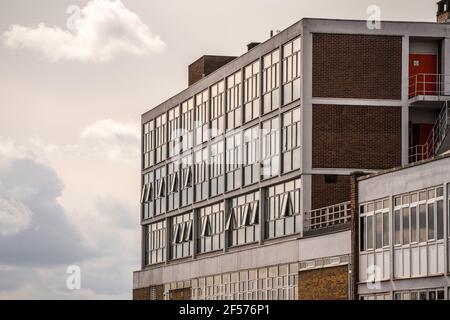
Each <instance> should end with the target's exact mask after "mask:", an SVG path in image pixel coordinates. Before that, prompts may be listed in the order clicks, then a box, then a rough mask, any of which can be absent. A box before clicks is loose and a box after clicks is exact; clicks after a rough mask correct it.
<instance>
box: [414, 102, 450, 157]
mask: <svg viewBox="0 0 450 320" xmlns="http://www.w3.org/2000/svg"><path fill="white" fill-rule="evenodd" d="M449 124H450V112H449V103H448V101H445V102H444V105H443V107H442V109H441V111H440V112H439V115H438V117H437V119H436V121H435V123H434V125H433V128H432V129H431V132H430V135H429V136H428V138H427V141H426V142H425V144H422V145H416V146H412V147H410V148H409V162H410V163H412V162H417V161H420V160H426V159H429V158H431V157H433V156H434V155H435V154H436V152H437V150H438V149H439V147H440V146H441V144H442V142H443V141H444V139H445V136H446V135H447V133H448V130H449V128H448V126H449Z"/></svg>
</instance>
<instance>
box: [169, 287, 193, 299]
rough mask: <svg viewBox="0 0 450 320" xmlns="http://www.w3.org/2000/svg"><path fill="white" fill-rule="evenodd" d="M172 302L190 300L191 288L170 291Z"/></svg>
mask: <svg viewBox="0 0 450 320" xmlns="http://www.w3.org/2000/svg"><path fill="white" fill-rule="evenodd" d="M169 295H170V300H190V299H191V288H182V289H174V290H170V291H169Z"/></svg>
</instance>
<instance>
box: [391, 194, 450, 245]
mask: <svg viewBox="0 0 450 320" xmlns="http://www.w3.org/2000/svg"><path fill="white" fill-rule="evenodd" d="M442 189H443V188H442V187H433V188H428V189H424V190H420V191H415V192H411V193H405V194H402V195H397V196H395V198H394V203H395V213H396V214H399V215H401V220H402V221H401V224H400V222H399V221H397V216H396V217H395V224H396V238H395V239H396V242H395V244H404V245H407V244H409V243H417V242H422V243H423V242H427V241H431V240H440V239H443V237H444V235H443V234H444V225H443V223H444V222H443V219H444V217H443V215H444V213H443V210H444V209H443V200H442V196H443V191H442ZM397 231H398V232H399V233H401V234H402V236H401V241H400V240H399V239H398V238H397Z"/></svg>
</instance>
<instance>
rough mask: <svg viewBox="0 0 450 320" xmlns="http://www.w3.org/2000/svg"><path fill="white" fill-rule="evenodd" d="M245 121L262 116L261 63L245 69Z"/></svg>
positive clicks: (255, 63) (256, 62)
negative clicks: (260, 102) (260, 103)
mask: <svg viewBox="0 0 450 320" xmlns="http://www.w3.org/2000/svg"><path fill="white" fill-rule="evenodd" d="M244 77H245V79H244V121H245V122H248V121H250V120H253V119H255V118H257V117H258V116H259V114H260V112H259V109H260V106H259V99H260V93H259V90H260V83H259V82H260V61H259V60H257V61H255V62H254V63H252V64H250V65H248V66H247V67H245V69H244Z"/></svg>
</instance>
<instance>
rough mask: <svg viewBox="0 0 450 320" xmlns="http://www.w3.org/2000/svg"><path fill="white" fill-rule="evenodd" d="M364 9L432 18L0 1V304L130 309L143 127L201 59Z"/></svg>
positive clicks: (346, 9)
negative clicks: (71, 274) (73, 303)
mask: <svg viewBox="0 0 450 320" xmlns="http://www.w3.org/2000/svg"><path fill="white" fill-rule="evenodd" d="M372 4H375V5H378V6H380V8H381V14H382V19H383V20H406V21H435V19H436V18H435V13H436V0H395V1H392V0H347V1H345V0H341V1H335V0H321V1H316V2H312V1H310V0H227V1H213V0H164V1H163V0H159V1H155V0H153V1H150V0H145V1H144V0H122V1H121V2H120V1H118V0H117V1H109V0H96V1H87V0H83V1H77V0H58V1H54V0H36V1H29V0H10V1H7V0H0V299H8V298H22V299H32V298H44V299H55V298H62V299H66V298H67V299H70V298H87V299H90V298H95V299H103V298H112V299H114V298H121V299H128V298H130V297H131V289H132V271H133V270H137V269H138V268H139V264H140V248H139V246H140V228H139V205H138V201H139V161H140V160H139V141H140V137H139V121H140V115H141V114H142V113H144V112H145V111H147V110H148V109H150V108H151V107H153V106H155V105H157V104H159V103H160V102H162V101H164V100H165V99H167V98H169V97H171V96H172V95H174V94H176V93H177V92H179V91H181V90H182V89H184V88H185V87H186V86H187V66H188V65H189V64H190V63H191V62H193V61H194V60H196V59H197V58H198V57H200V56H201V55H203V54H219V55H220V54H223V55H240V54H242V53H244V52H245V46H246V44H247V43H249V42H252V41H264V40H266V39H267V38H268V35H269V32H270V30H271V29H273V30H282V29H284V28H286V27H288V26H289V25H291V24H293V23H295V22H296V21H298V20H300V19H301V18H303V17H319V18H345V19H366V17H367V14H366V8H367V7H368V6H369V5H372ZM69 265H78V266H80V267H81V289H80V290H68V289H67V287H66V279H67V275H66V268H67V267H68V266H69Z"/></svg>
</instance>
